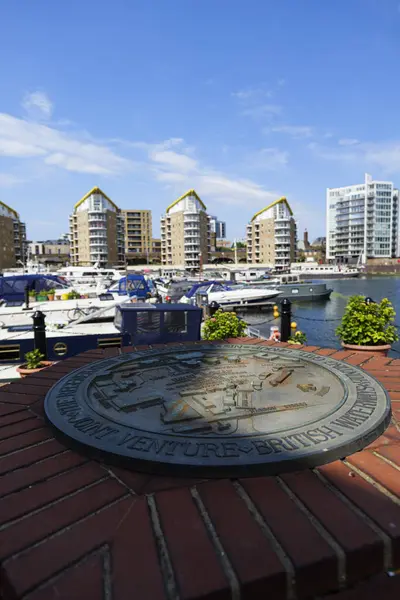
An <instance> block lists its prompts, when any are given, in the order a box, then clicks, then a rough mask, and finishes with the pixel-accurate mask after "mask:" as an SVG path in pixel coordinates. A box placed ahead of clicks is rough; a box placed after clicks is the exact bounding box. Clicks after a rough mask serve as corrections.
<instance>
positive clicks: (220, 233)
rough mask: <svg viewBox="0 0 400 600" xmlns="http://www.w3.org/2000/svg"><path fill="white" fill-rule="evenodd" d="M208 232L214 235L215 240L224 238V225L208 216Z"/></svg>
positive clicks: (215, 218) (223, 222)
mask: <svg viewBox="0 0 400 600" xmlns="http://www.w3.org/2000/svg"><path fill="white" fill-rule="evenodd" d="M210 232H211V233H212V234H215V237H216V239H217V240H218V239H225V238H226V223H225V221H219V219H218V218H217V217H213V216H210Z"/></svg>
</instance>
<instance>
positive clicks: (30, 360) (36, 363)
mask: <svg viewBox="0 0 400 600" xmlns="http://www.w3.org/2000/svg"><path fill="white" fill-rule="evenodd" d="M25 360H26V362H25V363H24V364H22V365H20V366H19V367H17V373H19V376H20V377H22V378H23V377H26V376H27V375H31V374H32V373H38V372H39V371H42V370H43V369H46V368H47V367H49V366H50V365H51V364H53V363H52V362H51V361H49V360H44V354H42V353H41V352H40V350H39V349H36V350H31V352H27V353H26V354H25Z"/></svg>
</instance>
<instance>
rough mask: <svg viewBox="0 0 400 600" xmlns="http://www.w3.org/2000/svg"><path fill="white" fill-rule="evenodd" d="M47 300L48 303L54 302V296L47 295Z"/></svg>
mask: <svg viewBox="0 0 400 600" xmlns="http://www.w3.org/2000/svg"><path fill="white" fill-rule="evenodd" d="M47 299H48V300H49V302H54V294H47Z"/></svg>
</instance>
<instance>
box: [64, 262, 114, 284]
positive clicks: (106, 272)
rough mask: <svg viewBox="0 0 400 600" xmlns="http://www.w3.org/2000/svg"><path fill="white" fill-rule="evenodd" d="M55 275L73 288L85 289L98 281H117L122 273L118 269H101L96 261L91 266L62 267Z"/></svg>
mask: <svg viewBox="0 0 400 600" xmlns="http://www.w3.org/2000/svg"><path fill="white" fill-rule="evenodd" d="M57 275H58V276H59V277H62V278H63V279H65V280H66V281H67V283H68V284H69V285H70V286H71V287H73V288H74V289H78V287H79V288H80V289H83V288H86V289H87V288H96V286H97V285H98V284H99V283H101V284H105V285H107V284H110V283H111V282H112V281H118V280H119V279H120V278H121V277H122V275H123V273H121V271H119V270H118V269H103V268H101V267H100V266H99V265H98V263H96V264H95V265H94V266H93V267H63V268H62V269H60V270H59V271H57ZM78 291H79V290H78Z"/></svg>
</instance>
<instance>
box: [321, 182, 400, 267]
mask: <svg viewBox="0 0 400 600" xmlns="http://www.w3.org/2000/svg"><path fill="white" fill-rule="evenodd" d="M326 215H327V217H326V258H327V259H328V260H331V261H335V262H338V263H355V262H357V261H358V259H359V258H362V259H364V260H365V259H367V258H395V257H397V256H400V246H399V245H400V241H399V217H398V215H399V190H398V189H396V188H395V187H394V185H393V183H392V182H391V181H377V180H374V179H373V178H372V176H371V175H368V174H366V175H365V179H364V182H363V183H360V184H356V185H350V186H346V187H340V188H328V189H327V192H326Z"/></svg>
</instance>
